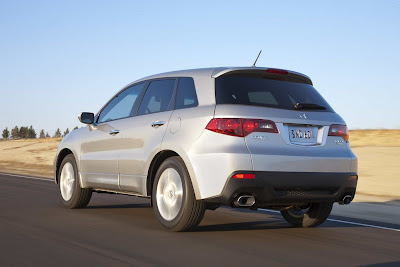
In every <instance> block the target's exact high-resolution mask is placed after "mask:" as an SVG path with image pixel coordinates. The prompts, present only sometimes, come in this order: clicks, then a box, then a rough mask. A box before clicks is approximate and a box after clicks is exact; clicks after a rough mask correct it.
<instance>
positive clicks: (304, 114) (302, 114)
mask: <svg viewBox="0 0 400 267" xmlns="http://www.w3.org/2000/svg"><path fill="white" fill-rule="evenodd" d="M299 116H300V118H301V119H307V115H306V113H300V114H299Z"/></svg>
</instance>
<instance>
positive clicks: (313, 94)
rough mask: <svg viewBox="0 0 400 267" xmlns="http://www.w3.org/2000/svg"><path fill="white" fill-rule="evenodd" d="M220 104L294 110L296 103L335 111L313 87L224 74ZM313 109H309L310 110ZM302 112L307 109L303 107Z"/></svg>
mask: <svg viewBox="0 0 400 267" xmlns="http://www.w3.org/2000/svg"><path fill="white" fill-rule="evenodd" d="M215 94H216V101H217V104H233V105H235V104H236V105H249V106H262V107H271V108H280V109H289V110H295V107H294V106H295V105H296V104H297V103H303V104H304V103H305V104H315V105H318V106H323V107H325V109H316V111H328V112H333V110H332V108H331V107H330V106H329V104H328V103H327V102H326V101H325V99H324V98H323V97H322V96H321V95H320V94H319V93H318V92H317V90H316V89H315V88H314V87H313V86H312V85H310V84H304V83H296V82H287V81H279V80H270V79H264V78H255V77H243V76H235V75H225V76H221V77H219V78H217V79H216V80H215ZM309 109H310V108H309ZM302 110H307V108H306V107H304V108H303V109H302Z"/></svg>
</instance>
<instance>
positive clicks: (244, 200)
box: [233, 195, 256, 207]
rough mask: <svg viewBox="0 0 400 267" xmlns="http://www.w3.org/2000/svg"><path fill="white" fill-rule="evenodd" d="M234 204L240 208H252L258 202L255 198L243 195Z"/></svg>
mask: <svg viewBox="0 0 400 267" xmlns="http://www.w3.org/2000/svg"><path fill="white" fill-rule="evenodd" d="M233 203H234V204H235V206H238V207H251V206H253V205H254V203H256V200H255V198H254V197H253V196H248V195H243V196H239V197H238V198H236V200H235V201H234V202H233Z"/></svg>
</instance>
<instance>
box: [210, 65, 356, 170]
mask: <svg viewBox="0 0 400 267" xmlns="http://www.w3.org/2000/svg"><path fill="white" fill-rule="evenodd" d="M215 77H216V79H215V93H216V103H217V105H216V110H215V118H221V119H223V118H233V119H234V120H233V121H234V122H237V124H238V125H239V124H242V125H241V127H242V137H244V141H245V142H246V145H247V147H248V149H249V152H250V153H251V156H252V163H253V169H254V170H255V171H284V172H350V170H351V155H350V153H349V151H348V148H347V143H346V142H345V140H344V139H343V137H341V136H339V135H336V136H328V132H329V129H330V126H331V125H345V123H344V121H343V119H342V118H341V117H340V116H339V115H338V114H336V113H335V112H334V111H333V109H332V108H331V107H330V106H329V104H328V103H327V102H326V101H325V100H324V99H323V97H322V96H321V95H320V94H319V93H318V92H317V91H316V90H315V88H314V87H313V86H312V83H311V80H309V78H308V77H306V76H301V74H298V73H291V72H288V71H284V70H275V69H273V70H271V69H259V68H258V69H255V70H251V69H245V70H235V71H232V72H225V73H224V74H223V75H215ZM262 120H264V121H262ZM226 122H228V121H227V120H225V123H226ZM228 123H229V122H228ZM235 125H236V124H235ZM235 127H236V126H235ZM246 127H247V128H248V129H250V130H246V129H247V128H246ZM346 141H347V140H346Z"/></svg>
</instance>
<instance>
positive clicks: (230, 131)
mask: <svg viewBox="0 0 400 267" xmlns="http://www.w3.org/2000/svg"><path fill="white" fill-rule="evenodd" d="M206 129H207V130H210V131H213V132H216V133H221V134H227V135H232V136H240V137H245V136H247V135H249V134H251V133H252V132H263V133H277V132H278V128H276V125H275V122H273V121H269V120H257V119H236V118H235V119H226V118H223V119H222V118H218V119H212V120H211V121H210V122H209V123H208V125H207V127H206Z"/></svg>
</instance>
